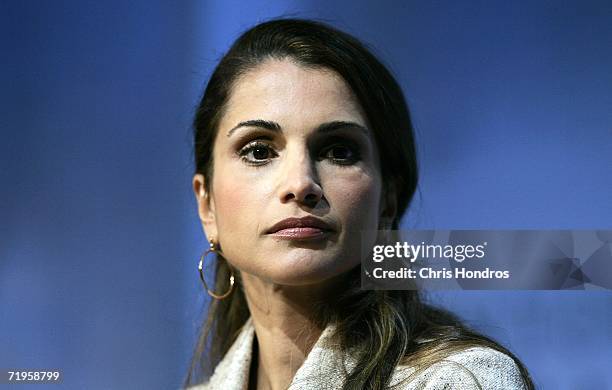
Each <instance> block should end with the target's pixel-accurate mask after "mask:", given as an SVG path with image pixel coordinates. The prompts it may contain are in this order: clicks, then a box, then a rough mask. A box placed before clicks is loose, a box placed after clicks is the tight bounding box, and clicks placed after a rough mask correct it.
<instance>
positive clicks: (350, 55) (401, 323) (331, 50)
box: [184, 19, 533, 389]
mask: <svg viewBox="0 0 612 390" xmlns="http://www.w3.org/2000/svg"><path fill="white" fill-rule="evenodd" d="M269 59H279V60H281V59H290V60H292V61H294V62H295V63H297V64H299V65H301V66H304V67H309V68H324V69H328V70H332V71H334V72H336V73H337V74H338V75H340V76H341V77H342V78H343V79H344V81H345V82H346V83H347V84H348V85H349V87H350V88H351V89H352V92H353V93H354V95H355V97H356V99H357V101H358V102H359V104H360V105H361V108H362V109H363V110H364V113H365V115H366V118H367V121H368V126H369V127H370V129H372V132H373V133H374V137H375V140H376V143H377V146H378V148H379V151H380V156H381V161H380V164H381V165H380V166H381V175H382V179H383V183H384V185H383V191H387V190H389V186H390V185H392V186H393V190H394V193H395V194H396V195H397V196H396V199H395V200H396V210H397V213H396V218H395V219H394V220H393V221H392V226H391V227H392V228H393V229H397V228H398V227H399V219H400V218H401V216H402V215H403V214H404V212H405V210H406V208H407V207H408V205H409V203H410V201H411V200H412V197H413V195H414V193H415V191H416V188H417V182H418V168H417V157H416V150H415V143H414V136H413V129H412V123H411V120H410V114H409V111H408V107H407V104H406V101H405V99H404V95H403V92H402V90H401V88H400V86H399V85H398V83H397V82H396V80H395V78H394V77H393V76H392V75H391V73H390V72H389V71H388V70H387V68H386V67H385V66H384V65H383V64H382V63H381V62H380V61H379V60H378V59H377V58H376V57H375V56H374V55H372V54H371V52H370V51H369V50H368V49H366V48H365V46H364V45H363V44H362V43H361V42H359V41H358V40H357V39H355V38H354V37H352V36H350V35H348V34H346V33H344V32H342V31H339V30H337V29H335V28H333V27H330V26H329V25H326V24H323V23H320V22H314V21H309V20H300V19H280V20H272V21H268V22H264V23H261V24H259V25H257V26H255V27H253V28H251V29H249V30H248V31H246V32H245V33H243V34H242V35H241V36H240V37H239V38H238V39H237V40H236V42H235V43H234V44H233V46H232V47H231V48H230V50H229V51H228V52H227V54H225V56H224V57H223V58H222V59H221V61H220V62H219V64H218V65H217V67H216V68H215V70H214V72H213V74H212V76H211V78H210V80H209V82H208V84H207V86H206V89H205V92H204V95H203V97H202V100H201V102H200V104H199V106H198V109H197V112H196V116H195V121H194V128H195V134H194V135H195V166H196V173H200V174H203V175H204V178H205V181H204V182H205V186H206V189H207V190H208V191H210V190H211V188H210V183H212V175H213V171H214V161H213V160H212V155H213V153H212V152H213V150H212V149H213V145H214V142H215V137H216V136H217V133H218V125H219V121H220V118H221V117H222V115H223V113H224V108H225V105H226V103H227V101H228V98H229V96H230V93H231V91H232V88H233V86H234V83H235V82H236V80H238V78H239V77H240V76H241V75H243V74H245V73H246V72H248V71H249V70H252V69H253V68H255V67H256V66H258V65H259V64H261V63H263V62H264V61H266V60H269ZM359 272H360V270H359V267H357V268H355V269H353V270H351V271H350V272H348V273H347V275H346V277H345V278H344V279H343V280H344V282H343V283H345V288H343V291H344V293H343V294H342V296H339V297H337V299H335V300H334V301H333V302H325V303H323V302H322V303H321V310H320V313H319V314H318V317H319V318H317V320H318V321H320V322H321V323H322V324H326V323H330V322H334V323H336V324H337V327H336V329H337V332H336V334H335V337H337V338H338V339H339V340H340V341H341V345H342V346H343V348H344V349H345V350H350V351H351V353H352V354H353V355H354V356H355V357H356V358H357V361H358V364H357V366H356V367H355V369H354V370H353V371H352V372H351V373H349V375H348V378H347V380H346V382H345V384H344V388H345V389H356V388H359V389H383V388H386V386H388V383H389V381H390V379H391V376H392V374H393V371H394V369H395V367H396V366H397V365H398V364H400V363H402V364H409V365H411V366H413V367H415V368H417V369H418V368H425V367H428V366H429V365H431V364H433V363H435V362H437V361H440V360H441V359H443V358H445V357H447V356H448V355H450V354H452V353H453V352H457V351H461V350H464V349H466V348H470V347H475V346H487V347H491V348H494V349H496V350H498V351H501V352H503V353H506V354H508V355H509V356H510V357H512V358H513V359H514V361H515V362H516V364H517V365H518V367H519V369H520V370H521V373H522V376H523V379H524V382H525V384H526V386H527V388H532V387H533V385H532V383H531V380H530V378H529V375H528V373H527V371H526V369H525V368H524V366H523V365H522V364H521V362H520V361H519V360H518V359H517V358H516V357H514V355H512V354H511V353H510V352H509V351H508V350H506V349H505V348H503V347H502V346H501V345H499V344H497V343H495V342H494V341H492V340H490V339H488V338H487V337H485V336H483V335H479V334H477V333H475V332H473V331H470V330H469V329H468V328H467V327H466V326H464V325H463V324H462V323H461V322H460V321H459V320H458V319H457V318H456V317H455V316H454V315H452V314H450V313H448V312H446V311H444V310H442V309H438V308H435V307H433V306H430V305H426V304H424V303H423V302H422V299H421V297H420V294H419V293H418V292H417V291H380V290H379V291H365V290H361V289H360V285H359V281H360V274H359ZM228 276H229V269H228V268H227V265H226V262H225V261H218V262H217V269H216V281H215V289H216V291H226V290H227V288H228V287H229V286H228ZM237 276H238V278H237V288H236V289H235V291H234V292H233V293H232V295H230V297H228V298H226V299H224V300H220V301H218V300H214V301H213V302H211V304H210V306H209V309H208V316H207V318H206V320H205V321H204V322H203V324H202V327H201V330H200V336H199V340H198V343H197V345H196V348H195V350H194V354H193V358H192V362H191V366H190V368H189V371H188V374H187V377H186V379H185V383H184V385H185V386H186V387H187V386H190V385H193V384H197V383H200V382H202V381H203V380H204V379H205V378H206V377H207V376H210V375H211V373H212V370H213V368H214V367H215V365H216V364H217V363H218V362H219V361H220V359H221V358H222V357H223V356H224V355H225V353H226V352H227V350H228V349H229V347H230V346H231V344H232V343H233V341H234V340H235V337H236V336H237V334H238V332H239V330H240V328H241V327H242V325H243V324H244V323H245V321H246V320H247V319H248V317H249V312H248V308H247V305H246V299H245V297H244V292H243V291H242V289H241V283H240V277H239V275H237Z"/></svg>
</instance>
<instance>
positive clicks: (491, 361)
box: [391, 347, 526, 390]
mask: <svg viewBox="0 0 612 390" xmlns="http://www.w3.org/2000/svg"><path fill="white" fill-rule="evenodd" d="M391 385H392V386H395V387H392V388H394V389H398V390H400V389H401V390H409V389H417V388H418V389H432V390H433V389H459V390H468V389H469V390H472V389H483V390H498V389H499V390H501V389H510V390H515V389H525V388H526V387H525V385H524V383H523V379H522V375H521V372H520V370H519V367H518V366H517V364H516V363H515V362H514V359H512V358H511V357H510V356H508V355H507V354H505V353H503V352H500V351H497V350H495V349H493V348H489V347H473V348H468V349H465V350H463V351H460V352H456V353H454V354H451V355H449V356H448V357H446V358H445V359H443V360H441V361H439V362H437V363H434V364H432V365H430V366H429V367H426V368H424V369H421V370H415V369H414V368H412V367H408V366H398V367H397V368H396V370H395V373H394V375H393V378H392V380H391Z"/></svg>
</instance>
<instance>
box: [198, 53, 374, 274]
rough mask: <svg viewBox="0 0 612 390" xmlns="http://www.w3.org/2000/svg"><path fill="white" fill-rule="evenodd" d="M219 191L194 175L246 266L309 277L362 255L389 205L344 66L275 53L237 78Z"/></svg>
mask: <svg viewBox="0 0 612 390" xmlns="http://www.w3.org/2000/svg"><path fill="white" fill-rule="evenodd" d="M213 160H214V171H213V177H212V186H211V187H210V193H206V192H205V190H204V186H203V180H204V179H203V177H202V175H196V176H195V177H194V190H195V191H196V197H197V198H198V203H199V211H200V217H201V219H202V222H203V226H204V229H205V232H206V235H207V237H208V238H209V239H215V240H216V241H217V242H218V243H219V245H220V249H221V251H222V253H223V255H224V256H225V258H226V259H227V260H228V261H229V262H230V263H231V264H232V265H233V266H234V267H236V268H238V269H239V270H241V271H242V272H246V273H250V274H252V275H255V276H258V277H259V278H261V279H264V280H266V281H269V282H272V283H276V284H283V285H294V286H297V285H307V284H313V283H319V282H323V281H325V280H326V279H329V278H332V277H334V276H338V275H340V274H341V273H344V272H346V271H348V270H350V269H351V268H353V267H355V266H356V265H358V264H359V263H360V260H361V243H362V240H367V241H368V242H367V244H373V243H374V241H375V239H376V237H375V232H370V233H367V234H366V236H364V237H362V230H363V229H370V230H376V229H377V228H378V224H379V218H380V216H381V214H382V213H383V208H384V204H383V203H384V202H382V201H381V199H382V197H381V189H382V183H381V174H380V165H379V155H378V150H377V147H376V143H375V141H374V138H373V134H372V133H371V131H370V130H369V129H368V124H367V122H366V119H365V116H364V114H363V112H362V110H361V107H360V106H359V104H358V103H357V101H356V99H355V98H354V96H353V95H352V92H351V90H350V88H349V87H348V86H347V85H346V83H345V82H344V81H343V79H342V78H340V77H339V76H338V75H337V74H336V73H334V72H331V71H328V70H324V69H312V68H305V67H303V66H300V65H297V64H295V63H293V62H292V61H290V60H268V61H266V62H264V63H263V64H261V65H259V66H258V67H256V68H255V69H253V70H251V71H249V72H247V73H245V74H244V75H242V76H241V77H240V78H239V79H238V80H237V82H236V83H235V85H234V87H233V89H232V93H231V96H230V99H229V101H228V103H227V105H226V109H225V111H224V114H223V117H222V118H221V120H220V125H219V129H218V134H217V137H216V140H215V144H214V152H213Z"/></svg>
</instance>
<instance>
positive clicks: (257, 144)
mask: <svg viewBox="0 0 612 390" xmlns="http://www.w3.org/2000/svg"><path fill="white" fill-rule="evenodd" d="M336 147H344V148H346V149H348V150H349V153H350V154H351V156H350V157H348V158H346V160H343V159H334V158H330V159H329V160H330V161H331V162H332V163H333V164H335V165H338V166H341V167H346V166H351V165H353V164H355V163H356V162H357V161H359V160H360V159H361V155H360V153H359V148H358V147H357V146H356V145H354V144H353V142H343V143H335V144H333V145H330V146H327V147H325V148H324V149H323V150H322V152H321V153H320V154H319V158H320V159H324V158H327V157H326V156H327V154H328V153H329V152H331V151H332V150H333V149H334V148H336ZM257 148H265V149H266V150H268V151H269V152H270V153H272V157H269V158H268V159H266V160H261V161H259V162H256V161H253V160H250V159H249V158H248V157H247V156H248V154H249V153H251V152H253V151H255V150H256V149H257ZM237 154H238V156H239V157H240V159H241V160H242V161H243V162H244V163H245V164H247V165H250V166H253V167H257V168H258V167H262V166H264V165H266V164H268V163H269V160H270V159H271V158H274V157H278V153H276V152H275V151H274V149H273V148H272V146H271V145H270V144H268V143H266V142H261V141H253V142H249V143H248V144H247V145H245V146H244V147H242V148H241V149H240V150H239V151H238V153H237Z"/></svg>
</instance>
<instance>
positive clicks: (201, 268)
mask: <svg viewBox="0 0 612 390" xmlns="http://www.w3.org/2000/svg"><path fill="white" fill-rule="evenodd" d="M210 252H213V253H217V249H216V248H215V241H214V240H210V248H208V250H207V251H206V252H204V253H203V254H202V256H201V257H200V263H199V264H198V271H199V272H200V280H202V284H203V285H204V288H205V289H206V291H207V292H208V295H210V296H211V297H213V298H215V299H223V298H226V297H227V296H229V295H230V294H231V293H232V291H234V270H233V269H232V267H231V266H230V265H229V264H228V267H229V269H230V278H229V282H230V287H229V290H227V291H226V292H225V293H223V294H216V293H215V292H213V291H211V290H210V289H209V288H208V285H207V284H206V279H205V278H204V259H205V258H206V255H208V254H209V253H210ZM226 261H227V260H226Z"/></svg>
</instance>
